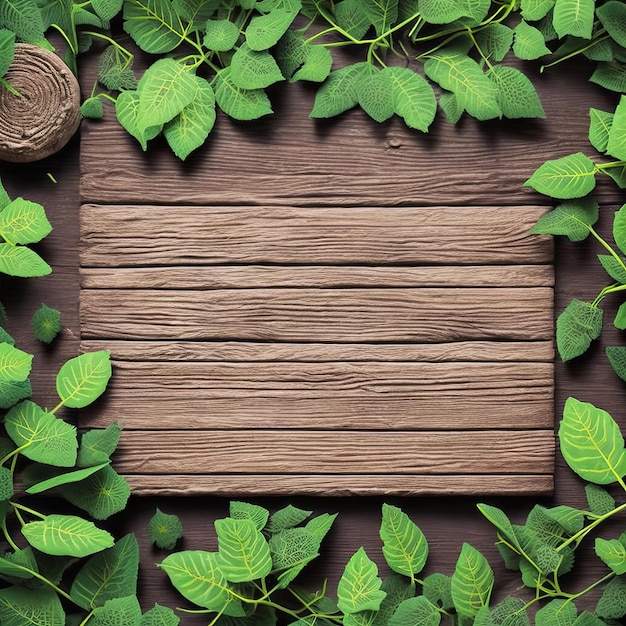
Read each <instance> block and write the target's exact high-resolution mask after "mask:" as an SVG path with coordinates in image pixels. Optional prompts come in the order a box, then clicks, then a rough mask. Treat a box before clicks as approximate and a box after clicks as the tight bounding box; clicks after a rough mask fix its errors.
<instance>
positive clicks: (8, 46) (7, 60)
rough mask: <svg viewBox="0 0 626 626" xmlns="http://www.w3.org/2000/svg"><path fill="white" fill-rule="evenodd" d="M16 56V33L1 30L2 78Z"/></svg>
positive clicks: (0, 55)
mask: <svg viewBox="0 0 626 626" xmlns="http://www.w3.org/2000/svg"><path fill="white" fill-rule="evenodd" d="M14 56H15V33H14V32H12V31H10V30H7V29H4V28H3V29H1V30H0V76H4V75H5V74H6V73H7V70H8V69H9V67H10V66H11V63H13V57H14ZM7 199H8V198H7ZM7 204H8V203H7ZM2 208H4V207H2Z"/></svg>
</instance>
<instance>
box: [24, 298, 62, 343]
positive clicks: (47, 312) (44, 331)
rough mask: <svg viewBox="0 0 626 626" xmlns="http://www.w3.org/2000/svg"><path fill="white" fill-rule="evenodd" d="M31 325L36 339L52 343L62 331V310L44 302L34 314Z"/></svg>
mask: <svg viewBox="0 0 626 626" xmlns="http://www.w3.org/2000/svg"><path fill="white" fill-rule="evenodd" d="M31 326H32V328H33V333H34V335H35V339H37V340H38V341H41V342H42V343H51V342H52V340H53V339H54V338H55V337H56V336H57V335H58V334H59V333H60V332H61V311H59V310H58V309H53V308H51V307H48V306H46V305H45V304H42V305H41V306H40V307H39V308H38V309H37V310H36V311H35V313H34V314H33V317H32V319H31Z"/></svg>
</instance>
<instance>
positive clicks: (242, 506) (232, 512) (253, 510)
mask: <svg viewBox="0 0 626 626" xmlns="http://www.w3.org/2000/svg"><path fill="white" fill-rule="evenodd" d="M229 516H230V517H232V518H233V519H249V520H250V521H251V522H253V523H254V525H255V527H256V529H257V530H263V529H264V528H265V525H266V524H267V520H268V519H269V516H270V512H269V511H268V510H267V509H266V508H265V507H263V506H259V505H258V504H250V503H249V502H240V501H239V500H231V502H230V505H229Z"/></svg>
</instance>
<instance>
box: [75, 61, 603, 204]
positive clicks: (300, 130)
mask: <svg viewBox="0 0 626 626" xmlns="http://www.w3.org/2000/svg"><path fill="white" fill-rule="evenodd" d="M535 78H536V83H537V87H538V90H539V93H540V95H541V96H542V98H543V101H544V106H545V110H546V117H547V121H541V120H519V121H514V122H509V123H508V124H505V123H502V122H499V121H494V122H491V123H487V124H485V123H482V124H481V123H478V122H476V121H475V120H472V119H464V120H463V122H462V123H461V124H459V125H457V126H453V125H451V124H448V123H446V122H445V121H444V119H443V116H442V115H440V116H439V117H438V120H437V122H436V123H435V124H434V125H433V127H432V129H431V132H430V133H428V134H427V135H425V134H422V133H420V132H416V131H414V130H410V129H408V128H406V126H405V125H404V123H403V122H402V120H400V119H399V118H397V117H396V118H393V119H391V120H389V121H388V122H386V123H384V124H376V123H374V122H373V121H372V120H371V119H369V118H367V116H366V115H365V114H364V113H362V112H361V111H358V110H353V111H349V112H347V113H346V114H344V115H342V116H341V117H340V118H339V119H336V120H312V119H309V118H308V114H309V112H310V110H311V108H312V106H313V93H312V92H311V90H310V89H309V88H307V86H305V85H301V84H290V85H283V86H277V87H276V89H274V90H273V94H274V108H275V110H276V115H275V116H269V117H266V118H263V119H261V120H255V121H254V122H253V123H252V124H250V123H241V122H239V123H238V122H234V121H232V120H230V119H227V118H226V117H225V116H223V115H221V114H218V119H217V122H216V124H215V127H214V129H213V131H212V132H211V135H210V138H209V141H208V142H207V143H206V145H205V146H203V147H202V148H200V149H199V150H197V151H196V152H195V153H194V156H193V159H189V160H188V161H189V162H186V163H181V162H179V161H178V160H177V159H176V158H175V157H174V156H172V154H171V153H170V152H169V150H168V149H167V147H166V146H165V145H164V142H163V141H161V140H157V141H153V142H151V145H150V147H149V153H148V154H144V153H143V152H142V151H141V148H140V147H139V145H138V143H137V142H136V141H135V140H134V139H133V138H131V137H130V136H129V135H128V134H127V133H126V132H125V131H124V130H123V129H122V128H121V127H120V126H119V124H118V123H117V121H116V120H115V117H114V115H113V114H112V112H110V111H107V115H106V116H105V119H104V120H102V121H99V122H96V123H87V124H85V125H84V131H83V145H82V156H81V164H82V167H83V175H82V187H81V188H82V198H83V200H84V201H88V202H99V203H102V204H107V203H124V202H130V203H158V204H183V203H191V204H224V203H227V204H234V205H236V204H263V203H270V204H283V205H293V204H301V205H309V204H311V203H312V202H313V203H314V204H316V205H326V206H350V205H360V206H362V205H373V206H375V205H389V204H393V205H403V204H405V205H406V204H412V205H415V204H425V205H433V204H435V205H436V204H442V203H447V204H458V205H466V206H467V205H476V206H478V205H481V204H482V205H485V204H487V205H499V204H501V203H503V202H504V203H506V204H507V205H511V206H515V205H519V204H529V203H534V202H541V203H543V204H545V205H546V206H547V205H549V204H550V203H551V202H550V201H549V200H548V199H547V198H545V197H541V196H539V195H538V194H536V193H534V192H532V190H530V189H529V188H527V187H524V186H523V184H524V181H525V180H527V179H528V178H529V177H530V176H531V174H532V173H533V171H534V170H535V169H536V168H537V167H539V165H541V163H543V161H545V160H546V159H550V158H559V157H562V156H565V155H566V154H570V153H572V152H577V151H579V150H582V151H586V152H588V151H589V144H588V142H587V126H588V121H589V118H588V112H589V107H590V106H594V107H596V108H601V109H602V108H603V103H606V106H605V107H604V110H612V103H611V95H610V94H607V93H601V92H600V93H598V92H599V91H600V90H598V92H595V93H594V92H592V90H591V89H590V88H589V87H588V85H587V83H586V76H580V75H577V74H576V72H573V73H572V76H571V77H570V85H577V86H578V88H579V89H578V90H577V91H574V92H568V91H567V90H564V89H563V82H562V81H558V80H553V79H552V78H551V76H550V73H549V72H546V75H544V76H535ZM85 80H88V79H87V78H85ZM86 84H89V88H91V85H92V84H93V81H91V82H90V83H86ZM573 94H575V95H573ZM613 106H614V104H613ZM556 120H558V122H556ZM607 187H608V188H610V185H609V186H607Z"/></svg>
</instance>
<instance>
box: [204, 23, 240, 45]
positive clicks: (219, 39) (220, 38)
mask: <svg viewBox="0 0 626 626" xmlns="http://www.w3.org/2000/svg"><path fill="white" fill-rule="evenodd" d="M238 39H239V29H238V28H237V25H236V24H234V23H233V22H231V21H230V20H208V21H207V23H206V27H205V33H204V40H203V42H202V43H203V45H204V47H205V48H208V49H209V50H214V51H215V52H228V51H229V50H232V49H233V48H234V47H235V44H236V43H237V40H238Z"/></svg>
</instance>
